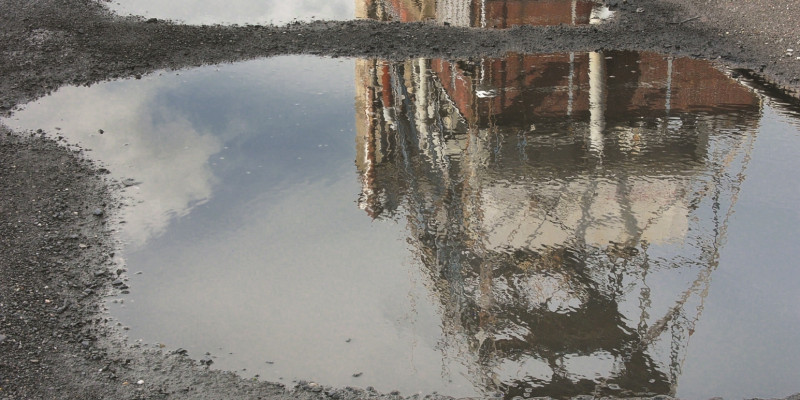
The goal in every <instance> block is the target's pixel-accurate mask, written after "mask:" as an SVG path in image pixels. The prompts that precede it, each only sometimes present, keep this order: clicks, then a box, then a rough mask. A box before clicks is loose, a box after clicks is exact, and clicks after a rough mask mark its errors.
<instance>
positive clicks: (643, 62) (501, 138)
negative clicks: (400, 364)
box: [356, 52, 760, 397]
mask: <svg viewBox="0 0 800 400" xmlns="http://www.w3.org/2000/svg"><path fill="white" fill-rule="evenodd" d="M356 82H357V91H356V93H357V100H356V114H357V116H356V123H357V138H356V145H357V160H356V165H357V168H358V171H359V173H360V175H361V179H362V183H363V192H362V194H361V197H360V199H359V204H360V206H361V207H362V208H363V209H364V210H365V211H366V212H367V213H368V214H369V215H370V216H372V217H373V218H394V217H396V216H398V215H405V216H407V217H406V218H407V220H408V227H409V231H410V237H409V243H411V244H412V246H413V248H414V249H415V251H416V252H417V255H418V257H419V259H420V260H421V262H422V264H423V265H424V266H425V271H427V273H428V275H429V277H430V282H431V283H430V284H431V288H432V290H433V291H434V292H435V293H436V295H437V297H438V298H439V299H440V301H441V303H442V313H443V326H444V330H445V332H444V333H445V336H446V342H447V343H446V346H445V347H446V348H448V349H450V350H447V351H446V352H449V353H456V354H458V355H457V356H455V357H456V358H458V359H461V360H463V362H465V363H466V364H467V365H468V366H469V367H470V368H471V370H472V371H473V376H474V381H475V383H476V385H478V386H480V387H481V388H483V389H486V390H502V391H504V392H505V393H506V394H507V395H508V396H509V397H512V396H515V395H520V396H522V395H524V394H526V393H528V394H530V395H537V396H544V395H549V396H553V397H564V396H570V395H576V394H581V393H583V394H586V393H601V394H602V393H614V394H620V395H622V394H625V395H633V394H647V393H651V394H652V393H663V394H671V393H674V389H675V386H674V385H675V384H676V380H677V376H678V375H679V373H680V364H681V362H682V357H683V355H684V354H685V353H684V350H685V347H686V345H687V342H688V337H689V335H691V333H692V332H693V329H694V323H695V321H696V319H697V317H698V316H699V310H701V309H702V298H703V297H704V293H705V291H706V290H707V289H708V284H709V282H710V272H711V271H712V270H713V269H714V267H715V266H716V257H717V252H718V250H719V246H720V243H721V241H722V240H723V239H724V230H725V222H726V217H727V215H728V214H729V212H730V210H731V209H732V205H733V202H734V201H735V197H736V193H737V192H738V187H739V183H740V180H741V179H743V174H742V169H743V168H744V166H745V164H746V161H747V152H748V145H749V144H750V143H752V139H753V136H752V133H753V132H754V131H755V130H754V129H753V124H754V123H755V122H754V121H757V117H758V115H759V113H760V105H759V102H758V100H757V98H756V97H755V96H754V95H753V94H752V93H751V92H750V91H749V90H748V89H746V88H744V87H741V86H739V85H738V84H736V82H734V81H732V80H730V79H729V78H727V77H726V76H725V75H724V74H722V73H720V72H719V71H717V70H715V69H713V68H712V67H710V66H709V65H708V64H707V63H705V62H701V61H696V60H688V59H671V58H665V57H662V56H659V55H655V54H648V53H642V54H639V53H631V52H606V53H589V54H564V55H514V54H511V55H508V56H507V57H505V58H502V59H491V58H484V59H481V60H477V61H471V62H448V61H444V60H426V59H418V60H412V61H407V62H404V63H389V62H383V61H376V60H358V61H357V63H356ZM675 276H679V277H680V276H691V277H692V279H688V280H687V281H685V282H684V281H682V284H681V285H677V286H676V285H675V284H674V281H675V280H679V278H675ZM673 278H674V279H673ZM654 279H664V280H665V281H669V282H673V284H672V286H667V285H651V284H650V283H651V282H652V281H653V280H654ZM665 299H666V300H665ZM510 371H511V372H510ZM513 371H522V372H523V373H517V372H513Z"/></svg>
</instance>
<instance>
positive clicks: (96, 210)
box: [92, 208, 103, 217]
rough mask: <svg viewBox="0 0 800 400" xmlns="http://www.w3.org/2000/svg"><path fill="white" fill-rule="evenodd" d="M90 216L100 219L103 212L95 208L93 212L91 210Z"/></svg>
mask: <svg viewBox="0 0 800 400" xmlns="http://www.w3.org/2000/svg"><path fill="white" fill-rule="evenodd" d="M92 214H93V215H95V216H97V217H100V216H102V215H103V210H101V209H99V208H95V209H94V210H92Z"/></svg>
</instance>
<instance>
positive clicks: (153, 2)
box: [109, 0, 354, 25]
mask: <svg viewBox="0 0 800 400" xmlns="http://www.w3.org/2000/svg"><path fill="white" fill-rule="evenodd" d="M109 7H110V8H111V9H112V10H114V11H115V12H117V13H119V14H122V15H126V14H133V15H142V16H145V17H148V18H163V19H173V20H178V21H181V22H184V23H187V24H197V25H200V24H264V23H272V24H285V23H287V22H291V21H293V20H310V19H318V20H319V19H339V20H341V19H352V18H353V13H354V4H353V1H352V0H298V1H280V0H266V1H264V0H231V1H220V0H199V1H194V0H171V1H162V0H127V1H124V2H114V3H111V4H109Z"/></svg>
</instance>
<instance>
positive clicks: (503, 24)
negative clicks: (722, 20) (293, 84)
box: [108, 0, 613, 28]
mask: <svg viewBox="0 0 800 400" xmlns="http://www.w3.org/2000/svg"><path fill="white" fill-rule="evenodd" d="M108 6H109V8H111V10H112V11H114V12H116V13H117V14H120V15H141V16H144V17H146V18H161V19H171V20H175V21H180V22H183V23H187V24H198V25H199V24H276V25H281V24H286V23H289V22H292V21H311V20H349V19H353V18H359V19H375V20H379V21H402V22H416V21H432V22H438V23H442V24H449V25H454V26H471V27H481V28H510V27H512V26H515V25H558V24H571V25H583V24H589V23H599V22H601V21H603V20H605V19H608V18H610V17H611V16H612V14H613V13H612V12H611V11H609V9H608V7H605V6H603V5H601V4H600V3H598V2H595V1H592V0H539V1H527V0H516V1H508V0H481V1H475V0H421V1H398V0H355V1H353V0H297V1H288V2H287V1H280V0H267V1H264V0H228V1H220V0H200V1H198V0H171V1H160V0H125V1H112V2H110V3H108Z"/></svg>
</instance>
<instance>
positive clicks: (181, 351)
mask: <svg viewBox="0 0 800 400" xmlns="http://www.w3.org/2000/svg"><path fill="white" fill-rule="evenodd" d="M172 354H179V355H182V356H185V355H187V354H189V352H188V351H187V350H186V349H183V348H178V349H176V350H174V351H173V352H172Z"/></svg>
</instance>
